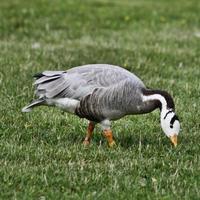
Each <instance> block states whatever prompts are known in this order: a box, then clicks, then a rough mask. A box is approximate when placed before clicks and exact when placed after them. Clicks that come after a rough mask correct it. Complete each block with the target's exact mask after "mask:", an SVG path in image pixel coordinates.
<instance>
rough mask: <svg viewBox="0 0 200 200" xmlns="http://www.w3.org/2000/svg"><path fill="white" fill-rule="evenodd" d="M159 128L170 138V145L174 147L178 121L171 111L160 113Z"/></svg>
mask: <svg viewBox="0 0 200 200" xmlns="http://www.w3.org/2000/svg"><path fill="white" fill-rule="evenodd" d="M161 128H162V130H163V132H164V133H165V135H166V136H167V137H169V138H170V140H171V142H172V144H173V145H174V146H175V147H176V146H177V137H178V134H179V132H180V121H179V118H178V116H177V115H176V113H175V112H174V111H173V110H172V109H169V110H166V111H165V112H163V113H161Z"/></svg>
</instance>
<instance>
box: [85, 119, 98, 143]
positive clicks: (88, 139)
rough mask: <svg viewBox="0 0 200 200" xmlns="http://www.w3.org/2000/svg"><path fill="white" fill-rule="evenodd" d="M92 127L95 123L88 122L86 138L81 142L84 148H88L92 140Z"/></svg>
mask: <svg viewBox="0 0 200 200" xmlns="http://www.w3.org/2000/svg"><path fill="white" fill-rule="evenodd" d="M94 127H95V123H94V122H92V121H90V122H89V124H88V128H87V134H86V137H85V139H84V141H83V145H84V146H88V145H89V144H90V140H91V138H92V133H93V130H94Z"/></svg>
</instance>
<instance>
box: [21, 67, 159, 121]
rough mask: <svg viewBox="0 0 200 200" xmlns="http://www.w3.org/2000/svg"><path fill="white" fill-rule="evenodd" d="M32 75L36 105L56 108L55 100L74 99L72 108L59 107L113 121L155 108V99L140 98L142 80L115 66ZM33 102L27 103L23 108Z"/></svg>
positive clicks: (97, 119)
mask: <svg viewBox="0 0 200 200" xmlns="http://www.w3.org/2000/svg"><path fill="white" fill-rule="evenodd" d="M35 77H36V81H35V83H34V85H35V94H36V96H37V97H38V98H39V100H37V101H38V105H54V106H58V107H59V103H58V102H56V100H58V99H65V100H66V101H68V100H76V101H75V102H77V104H76V106H75V107H74V110H73V109H70V111H69V110H68V107H67V108H66V109H65V107H64V106H60V107H61V108H62V109H63V108H64V110H66V111H68V112H73V113H75V114H76V115H78V116H79V117H81V118H87V119H89V120H91V121H96V122H100V121H102V120H104V119H109V120H116V119H119V118H121V117H123V116H124V115H128V114H139V113H146V112H150V111H151V110H153V109H155V107H156V105H155V102H148V103H144V102H143V101H142V97H141V95H142V90H143V89H144V88H145V85H144V83H143V82H142V81H141V80H140V79H139V78H138V77H137V76H135V75H134V74H133V73H130V72H129V71H127V70H125V69H123V68H121V67H118V66H113V65H108V64H91V65H84V66H79V67H75V68H72V69H69V70H67V71H44V72H43V73H41V74H36V75H35ZM37 101H36V102H37ZM62 103H63V101H62ZM147 104H148V106H147ZM36 105H37V103H34V104H30V105H29V106H27V107H25V108H24V109H23V111H24V112H25V111H26V109H29V110H30V108H31V107H33V106H36ZM70 105H71V104H70ZM29 110H28V111H29Z"/></svg>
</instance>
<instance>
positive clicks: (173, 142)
mask: <svg viewBox="0 0 200 200" xmlns="http://www.w3.org/2000/svg"><path fill="white" fill-rule="evenodd" d="M170 140H171V142H172V144H173V145H174V147H176V146H177V135H173V136H171V137H170Z"/></svg>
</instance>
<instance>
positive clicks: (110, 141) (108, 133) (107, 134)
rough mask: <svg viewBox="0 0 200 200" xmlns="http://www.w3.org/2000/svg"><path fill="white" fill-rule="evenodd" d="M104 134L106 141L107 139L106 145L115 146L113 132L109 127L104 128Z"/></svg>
mask: <svg viewBox="0 0 200 200" xmlns="http://www.w3.org/2000/svg"><path fill="white" fill-rule="evenodd" d="M103 133H104V136H105V137H106V139H107V141H108V145H109V147H111V148H112V147H114V146H116V143H115V140H114V139H113V134H112V131H111V130H110V129H106V130H104V132H103Z"/></svg>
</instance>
